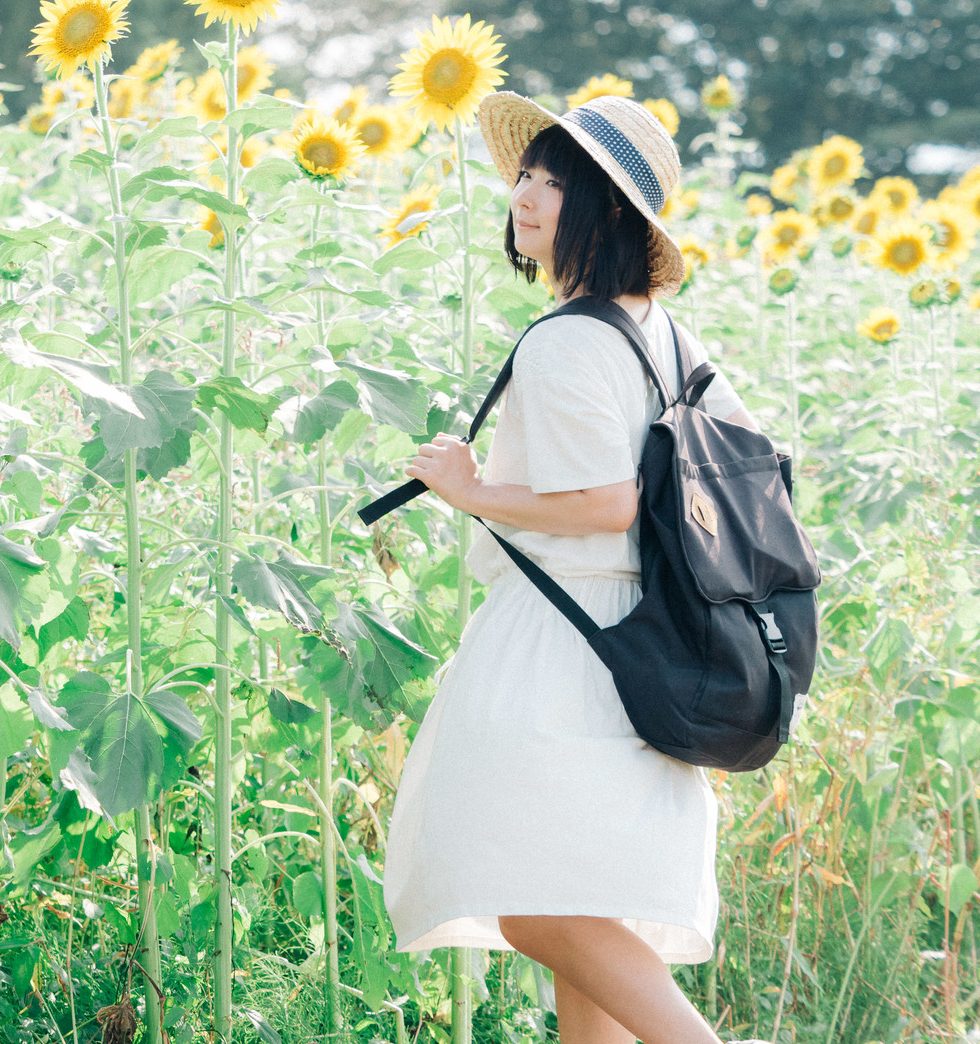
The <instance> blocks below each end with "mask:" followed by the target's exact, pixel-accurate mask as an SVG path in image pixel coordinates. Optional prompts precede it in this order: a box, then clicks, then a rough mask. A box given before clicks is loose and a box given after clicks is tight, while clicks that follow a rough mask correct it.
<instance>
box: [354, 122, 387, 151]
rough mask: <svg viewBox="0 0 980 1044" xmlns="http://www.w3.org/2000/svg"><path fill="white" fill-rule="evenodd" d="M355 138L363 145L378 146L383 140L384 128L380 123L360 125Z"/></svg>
mask: <svg viewBox="0 0 980 1044" xmlns="http://www.w3.org/2000/svg"><path fill="white" fill-rule="evenodd" d="M357 136H358V137H359V138H360V139H361V141H363V142H364V144H365V145H368V146H370V145H380V144H381V143H382V142H383V141H384V140H385V137H386V135H385V128H384V127H383V126H382V125H381V124H380V123H362V124H361V126H360V127H358V128H357Z"/></svg>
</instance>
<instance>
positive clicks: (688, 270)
mask: <svg viewBox="0 0 980 1044" xmlns="http://www.w3.org/2000/svg"><path fill="white" fill-rule="evenodd" d="M695 267H696V266H695V264H694V262H693V261H692V260H691V258H690V257H687V256H685V257H684V278H683V279H682V280H681V286H680V289H679V290H678V291H677V293H678V294H682V293H684V291H685V290H686V289H687V288H688V287H689V286H690V285H691V283H693V282H694V269H695Z"/></svg>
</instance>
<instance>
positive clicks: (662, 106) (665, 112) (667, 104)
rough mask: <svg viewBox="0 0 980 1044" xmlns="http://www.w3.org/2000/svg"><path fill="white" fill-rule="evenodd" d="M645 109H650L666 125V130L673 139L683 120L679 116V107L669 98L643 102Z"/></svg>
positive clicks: (648, 99)
mask: <svg viewBox="0 0 980 1044" xmlns="http://www.w3.org/2000/svg"><path fill="white" fill-rule="evenodd" d="M643 108H644V109H649V111H650V112H652V113H653V115H654V116H656V117H657V119H658V120H660V122H661V123H662V124H663V125H664V130H665V131H666V132H667V133H668V134H669V135H670V136H671V137H673V136H674V135H675V134H676V133H677V128H678V127H679V126H680V125H681V118H680V116H678V115H677V106H676V105H674V103H673V102H672V101H670V100H669V99H668V98H647V99H646V100H645V101H644V102H643Z"/></svg>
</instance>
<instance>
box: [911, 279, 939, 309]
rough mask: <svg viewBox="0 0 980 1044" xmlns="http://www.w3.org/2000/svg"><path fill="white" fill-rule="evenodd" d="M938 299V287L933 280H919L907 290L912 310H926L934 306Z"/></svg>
mask: <svg viewBox="0 0 980 1044" xmlns="http://www.w3.org/2000/svg"><path fill="white" fill-rule="evenodd" d="M938 298H939V287H938V286H937V285H936V281H935V279H920V280H919V282H918V283H916V284H915V286H913V287H912V289H911V290H909V304H911V305H912V307H913V308H928V307H929V305H932V304H935V303H936V301H937V299H938Z"/></svg>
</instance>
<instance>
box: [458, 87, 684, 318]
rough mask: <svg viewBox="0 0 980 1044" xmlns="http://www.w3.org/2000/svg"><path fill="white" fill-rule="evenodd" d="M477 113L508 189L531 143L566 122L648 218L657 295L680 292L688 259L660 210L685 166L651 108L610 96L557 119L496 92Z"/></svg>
mask: <svg viewBox="0 0 980 1044" xmlns="http://www.w3.org/2000/svg"><path fill="white" fill-rule="evenodd" d="M478 115H479V120H480V128H481V129H482V131H483V137H484V140H485V141H486V143H487V148H488V149H489V150H490V158H491V159H492V160H493V162H494V164H495V165H496V167H497V170H499V171H500V173H501V176H502V177H503V178H504V180H505V181H506V182H507V183H508V185H513V184H514V183H515V182H516V181H517V173H518V171H519V170H520V159H521V155H522V154H523V152H524V150H525V149H526V148H527V146H528V145H529V144H530V143H531V140H532V138H534V137H535V136H536V135H537V134H538V133H539V132H540V131H542V130H544V129H545V127H550V126H551V125H552V124H554V123H558V124H561V126H562V127H564V128H565V130H566V131H568V133H569V134H570V135H571V136H572V137H573V138H574V139H575V140H576V141H577V142H578V144H579V145H581V146H582V148H583V149H585V151H586V152H587V153H588V154H589V155H590V156H591V157H592V158H593V159H594V160H595V161H596V163H598V164H599V166H600V167H602V169H603V170H604V171H605V172H606V173H607V174H608V175H609V177H610V178H611V179H612V180H613V181H614V182H615V183H616V185H618V186H619V187H620V188H621V189H622V190H623V192H624V194H625V195H626V198H627V199H628V200H629V201H630V202H631V203H632V204H633V206H635V207H636V209H637V210H638V211H639V212H640V213H641V214H642V215H643V216H644V217H645V218H646V220H647V222H648V224H649V228H650V236H649V246H650V254H649V259H650V293H651V295H652V296H654V297H665V296H667V295H669V294H676V293H677V291H678V290H680V287H681V283H682V282H683V280H684V258H683V256H682V255H681V251H680V247H679V246H678V245H677V243H676V242H675V241H674V240H673V239H672V238H671V235H670V233H669V232H668V231H667V229H666V228H665V227H664V225H663V222H662V221H661V220H660V218H659V217H657V213H658V212H659V211H660V210H661V209H662V208H663V205H664V201H665V200H666V199H667V197H668V196H669V195H670V192H671V189H672V188H673V187H674V185H676V184H677V180H678V178H679V177H680V172H681V161H680V157H679V156H678V155H677V147H676V146H675V145H674V142H673V139H672V138H671V136H670V135H669V134H668V133H667V131H666V129H665V128H664V125H663V124H662V123H661V122H660V120H658V119H657V117H656V116H654V115H653V113H652V112H650V110H649V109H647V108H645V107H644V106H642V105H640V104H639V102H635V101H633V100H631V99H630V98H621V97H618V96H616V95H610V94H606V95H602V96H601V97H599V98H593V99H592V100H591V101H588V102H586V104H585V105H579V106H578V107H577V108H575V109H571V110H570V111H569V112H566V113H565V115H564V116H556V115H555V114H554V113H553V112H549V111H548V110H547V109H545V108H543V107H542V106H540V105H538V104H537V102H533V101H531V99H530V98H525V97H523V96H522V95H520V94H515V93H514V92H513V91H496V92H495V93H494V94H488V95H487V96H486V97H485V98H484V99H483V101H482V102H480V108H479V113H478Z"/></svg>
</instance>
